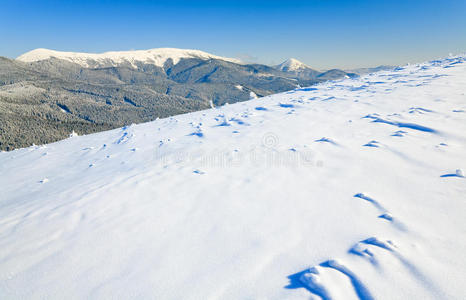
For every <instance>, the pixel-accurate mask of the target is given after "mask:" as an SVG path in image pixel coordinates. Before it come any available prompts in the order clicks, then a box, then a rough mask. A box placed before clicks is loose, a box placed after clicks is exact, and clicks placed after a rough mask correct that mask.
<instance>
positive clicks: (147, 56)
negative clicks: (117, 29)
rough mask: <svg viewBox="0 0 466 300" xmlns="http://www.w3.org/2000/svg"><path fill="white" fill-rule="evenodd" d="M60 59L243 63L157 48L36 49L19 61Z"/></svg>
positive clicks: (157, 63) (88, 64)
mask: <svg viewBox="0 0 466 300" xmlns="http://www.w3.org/2000/svg"><path fill="white" fill-rule="evenodd" d="M50 58H58V59H62V60H66V61H69V62H73V63H76V64H79V65H81V66H83V67H86V68H88V67H104V66H105V67H108V66H118V65H121V64H125V63H129V64H130V65H132V66H136V63H138V62H139V63H145V64H152V65H155V66H158V67H163V66H164V64H165V63H166V62H167V60H168V59H171V60H172V61H173V64H177V63H178V62H179V61H180V59H182V58H199V59H203V60H208V59H219V60H224V61H229V62H234V63H241V62H240V61H239V60H238V59H234V58H226V57H221V56H216V55H213V54H209V53H207V52H203V51H200V50H187V49H176V48H157V49H150V50H133V51H111V52H105V53H100V54H95V53H78V52H63V51H55V50H49V49H35V50H32V51H29V52H27V53H24V54H22V55H20V56H19V57H18V58H17V60H19V61H23V62H36V61H41V60H47V59H50Z"/></svg>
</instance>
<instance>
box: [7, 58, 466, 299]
mask: <svg viewBox="0 0 466 300" xmlns="http://www.w3.org/2000/svg"><path fill="white" fill-rule="evenodd" d="M465 95H466V62H465V58H464V57H463V56H458V57H449V58H446V59H441V60H435V61H431V62H428V63H425V64H420V65H410V66H405V67H399V68H396V69H395V70H393V71H383V72H380V73H374V74H370V75H367V76H363V77H360V78H358V79H353V80H349V79H345V80H339V81H333V82H328V83H324V84H320V85H317V86H313V87H312V88H301V89H296V90H294V91H290V92H286V93H282V94H277V95H272V96H268V97H263V98H258V99H253V100H250V101H247V102H242V103H235V104H232V105H225V106H221V107H215V108H212V109H209V110H205V111H199V112H194V113H189V114H184V115H178V116H174V117H170V118H166V119H158V120H155V121H153V122H149V123H145V124H138V125H131V126H126V127H123V128H120V129H115V130H111V131H107V132H101V133H96V134H91V135H86V136H73V137H71V138H68V139H66V140H63V141H60V142H57V143H53V144H49V145H47V146H46V147H44V146H32V147H29V148H26V149H19V150H15V151H12V152H2V153H0V174H1V176H0V191H1V193H0V195H1V196H0V295H2V297H3V298H5V299H12V298H20V299H70V298H73V299H88V298H93V299H128V298H147V299H150V298H157V299H309V298H313V299H345V300H346V299H364V300H368V299H463V298H464V295H465V294H466V277H465V276H464V270H466V257H465V255H464V253H466V238H465V235H464V232H465V228H466V218H465V211H466V202H465V201H464V195H465V194H466V180H465V178H464V172H463V170H466V122H465V118H466V115H465V112H466V101H465V100H466V98H465V97H466V96H465Z"/></svg>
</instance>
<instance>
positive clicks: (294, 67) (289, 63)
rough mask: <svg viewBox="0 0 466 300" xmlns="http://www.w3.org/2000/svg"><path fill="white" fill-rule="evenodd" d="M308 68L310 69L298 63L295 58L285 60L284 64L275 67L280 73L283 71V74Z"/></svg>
mask: <svg viewBox="0 0 466 300" xmlns="http://www.w3.org/2000/svg"><path fill="white" fill-rule="evenodd" d="M310 68H311V67H309V66H308V65H306V64H305V63H303V62H300V61H299V60H297V59H295V58H288V59H287V60H285V61H284V62H282V63H281V64H279V65H278V66H277V69H279V70H281V71H285V72H289V71H299V70H303V69H310Z"/></svg>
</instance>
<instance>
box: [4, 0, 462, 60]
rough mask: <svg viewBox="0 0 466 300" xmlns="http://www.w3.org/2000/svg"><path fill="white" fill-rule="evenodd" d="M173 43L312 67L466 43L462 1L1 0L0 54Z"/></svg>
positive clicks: (423, 55)
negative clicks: (286, 60) (296, 62)
mask: <svg viewBox="0 0 466 300" xmlns="http://www.w3.org/2000/svg"><path fill="white" fill-rule="evenodd" d="M159 47H175V48H188V49H200V50H204V51H207V52H210V53H213V54H217V55H222V56H228V57H239V58H242V59H244V60H249V61H254V62H259V63H266V64H275V63H279V62H281V61H283V60H284V59H286V58H288V57H294V58H297V59H299V60H301V61H303V62H305V63H307V64H309V65H311V66H313V67H315V68H320V69H326V68H332V67H340V68H350V67H359V66H361V67H362V66H375V65H380V64H403V63H407V62H419V61H423V60H426V59H430V58H436V57H441V56H446V55H448V54H449V53H461V52H466V0H444V1H432V0H424V1H418V0H403V1H401V0H392V1H389V0H387V1H379V0H365V1H364V0H355V1H341V0H340V1H332V0H308V1H293V0H284V1H273V0H269V1H255V0H249V1H220V0H218V1H202V0H200V1H176V0H172V1H136V0H134V1H119V0H112V1H85V0H81V1H65V0H63V1H50V0H49V1H47V0H43V1H16V0H6V1H5V0H0V55H1V56H7V57H11V58H14V57H17V56H18V55H20V54H22V53H24V52H27V51H29V50H32V49H35V48H49V49H55V50H64V51H83V52H104V51H110V50H130V49H150V48H159Z"/></svg>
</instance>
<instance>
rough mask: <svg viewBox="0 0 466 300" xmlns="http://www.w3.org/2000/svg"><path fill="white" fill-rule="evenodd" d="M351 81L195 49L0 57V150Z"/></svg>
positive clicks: (293, 63) (291, 62)
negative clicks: (317, 84) (325, 82)
mask: <svg viewBox="0 0 466 300" xmlns="http://www.w3.org/2000/svg"><path fill="white" fill-rule="evenodd" d="M347 76H348V77H355V76H357V74H356V73H353V72H347V71H343V70H338V69H334V70H329V71H326V72H319V71H317V70H314V69H312V68H311V67H309V66H307V65H305V64H303V63H301V62H299V61H298V60H296V59H288V60H286V61H285V62H283V63H282V64H280V65H278V66H266V65H262V64H245V63H242V62H241V61H239V60H236V59H231V58H225V57H220V56H216V55H212V54H209V53H206V52H202V51H199V50H183V49H170V48H161V49H152V50H138V51H122V52H106V53H102V54H90V53H75V52H60V51H53V50H47V49H36V50H33V51H30V52H27V53H25V54H23V55H21V56H19V57H18V58H17V59H16V60H11V59H8V58H0V150H11V149H14V148H17V147H25V146H29V145H31V144H33V143H35V144H42V143H49V142H53V141H56V140H59V139H62V138H64V137H66V136H68V135H69V133H70V132H72V131H75V132H77V133H79V134H86V133H91V132H96V131H101V130H106V129H110V128H116V127H121V126H123V125H127V124H130V123H139V122H146V121H150V120H154V119H156V118H158V117H167V116H172V115H176V114H180V113H185V112H190V111H195V110H201V109H205V108H208V107H210V106H211V105H223V104H225V103H234V102H238V101H245V100H248V99H250V98H251V97H256V96H258V97H261V96H266V95H270V94H274V93H279V92H284V91H288V90H292V89H295V88H297V87H300V86H309V85H313V84H316V83H319V82H323V81H326V80H334V79H338V78H342V77H347Z"/></svg>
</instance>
